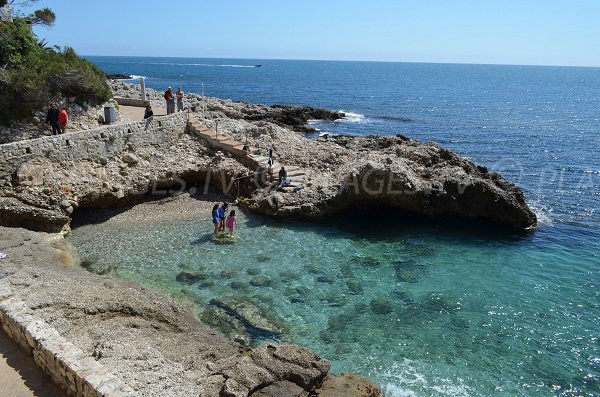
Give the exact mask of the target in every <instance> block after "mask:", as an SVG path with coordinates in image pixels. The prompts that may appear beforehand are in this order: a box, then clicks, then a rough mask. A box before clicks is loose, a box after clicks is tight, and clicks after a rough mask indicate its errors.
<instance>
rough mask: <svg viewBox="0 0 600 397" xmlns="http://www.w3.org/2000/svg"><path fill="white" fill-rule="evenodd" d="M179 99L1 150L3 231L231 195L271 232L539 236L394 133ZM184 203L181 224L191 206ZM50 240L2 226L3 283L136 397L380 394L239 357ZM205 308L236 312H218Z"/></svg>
mask: <svg viewBox="0 0 600 397" xmlns="http://www.w3.org/2000/svg"><path fill="white" fill-rule="evenodd" d="M112 88H113V91H114V93H115V96H119V97H125V98H134V97H135V96H136V95H139V94H138V92H137V87H134V86H131V85H128V84H124V83H122V82H118V81H115V82H112ZM148 96H149V97H148V100H149V101H150V103H152V104H153V106H156V107H158V106H162V104H163V100H162V95H161V93H159V92H156V91H152V90H148ZM186 101H187V106H188V107H189V109H190V110H192V109H193V110H195V111H194V112H191V113H190V114H189V115H187V114H184V113H181V114H178V115H174V116H167V117H162V118H157V120H156V121H155V122H154V123H153V125H152V128H151V129H150V130H148V131H145V130H144V128H143V124H142V123H141V122H139V121H133V120H132V121H131V122H129V123H128V120H125V119H124V118H121V120H120V122H121V123H123V124H119V125H115V126H110V127H105V128H104V129H99V130H92V131H87V130H85V129H82V130H81V131H79V132H74V133H70V134H66V135H62V136H59V137H47V138H41V139H38V140H32V141H23V142H16V143H11V144H7V145H1V146H0V155H1V156H0V226H11V227H25V228H27V229H30V230H38V231H43V232H52V233H56V232H61V231H63V232H64V231H67V232H68V230H69V226H70V222H71V218H72V216H73V214H77V212H78V211H81V209H82V208H88V209H94V208H111V207H119V206H124V205H127V204H131V203H132V202H136V201H138V200H140V199H157V198H164V197H169V196H178V195H181V194H182V193H184V194H183V195H182V197H189V196H187V195H186V194H187V193H192V194H193V192H203V193H208V192H213V193H216V194H225V195H228V196H229V197H231V198H230V200H233V199H234V198H236V197H237V198H238V199H239V204H240V205H241V206H243V207H244V208H246V209H248V210H250V211H252V212H255V213H259V214H264V215H269V216H275V217H282V218H286V217H297V218H303V219H315V218H321V217H326V216H330V215H332V214H335V213H339V212H341V211H354V210H358V209H361V210H362V209H367V210H368V209H373V208H386V209H394V210H399V211H405V212H409V213H413V214H417V215H420V216H427V217H432V218H440V217H443V218H455V219H478V220H483V221H486V222H488V223H489V224H499V225H504V226H509V227H511V228H514V229H518V230H527V229H530V228H532V227H535V225H536V218H535V214H533V212H532V211H531V210H530V209H529V208H528V207H527V204H526V203H525V200H524V195H523V192H522V191H521V189H519V188H518V187H517V186H515V185H513V184H511V183H509V182H507V181H505V180H504V179H503V178H502V177H501V176H500V175H498V174H496V173H491V172H488V170H487V169H485V168H484V167H481V166H477V165H475V164H473V163H472V162H471V161H469V160H467V159H465V158H463V157H460V156H458V155H456V154H454V153H452V152H450V151H448V150H446V149H444V148H441V147H439V146H438V145H435V144H433V143H427V144H422V143H419V142H418V141H416V140H413V139H409V138H407V137H404V136H401V135H399V136H395V137H372V136H371V137H361V138H352V137H330V138H318V139H307V138H306V137H305V136H304V132H306V130H305V129H303V128H297V127H298V126H299V125H301V126H302V127H304V125H305V124H306V121H307V120H308V119H310V118H315V117H321V118H330V119H331V120H335V118H338V117H343V115H341V114H338V113H333V112H327V111H321V110H318V109H312V108H302V107H269V106H263V105H253V104H247V103H243V102H234V101H227V100H221V99H217V98H205V99H204V102H203V99H202V98H201V97H199V96H198V95H194V94H190V95H187V97H186ZM204 109H206V111H204ZM90 111H91V112H92V113H93V112H94V111H95V110H94V109H91V110H90ZM86 117H87V116H86ZM89 117H91V116H89ZM188 117H189V118H190V119H191V120H192V121H193V123H199V122H201V123H202V124H204V125H208V126H209V127H210V129H209V131H213V130H216V131H214V133H215V136H216V137H218V136H221V137H222V138H223V139H225V140H227V141H228V142H229V141H230V142H234V143H235V142H237V143H243V144H244V146H247V147H249V148H251V153H247V152H245V151H244V153H243V155H238V154H236V153H235V152H229V151H227V150H221V149H219V148H216V147H214V146H213V145H211V144H207V141H206V139H205V138H202V136H201V135H199V132H197V131H196V129H195V128H196V127H194V125H200V124H193V123H192V124H190V123H188V120H187V119H188ZM211 134H212V132H211ZM211 136H212V135H211ZM269 148H272V149H273V151H274V153H275V162H276V165H277V167H276V169H275V172H274V173H275V175H273V176H270V173H269V170H268V167H266V166H265V165H264V159H265V158H264V155H265V154H266V152H267V150H268V149H269ZM279 166H286V167H287V168H288V170H290V174H289V177H290V185H289V186H284V187H277V186H275V182H274V181H275V180H276V178H277V176H276V171H277V169H278V167H279ZM186 192H187V193H186ZM181 202H182V203H184V202H185V203H187V204H186V205H188V207H187V208H188V210H189V209H190V208H193V207H194V204H198V203H194V202H193V201H190V200H187V201H186V200H183V201H181ZM199 207H200V208H201V210H206V209H205V207H206V205H199ZM146 208H148V207H146ZM148 211H149V212H153V210H148ZM154 212H155V213H156V214H158V213H159V212H160V211H154ZM185 213H186V211H185V210H184V211H181V212H180V213H179V215H180V216H185ZM162 215H163V216H167V217H169V216H173V213H169V212H165V213H164V214H162ZM133 221H135V220H133ZM52 236H56V235H46V234H44V233H35V232H33V231H28V230H25V229H19V228H13V229H11V228H4V227H0V251H2V252H7V253H8V254H9V256H8V258H7V259H4V260H2V262H0V265H1V268H0V282H2V283H7V284H8V285H10V288H11V289H12V290H13V291H14V294H16V295H17V296H18V297H19V298H21V299H22V300H23V301H25V302H26V303H27V305H28V306H29V307H30V308H31V309H33V310H34V311H35V313H36V314H37V315H39V316H40V317H41V318H43V319H44V320H45V321H46V322H48V323H49V324H52V325H53V326H54V327H55V328H56V329H57V330H59V331H60V333H61V334H63V335H64V336H65V337H67V338H68V339H69V340H71V341H72V342H73V343H74V344H75V345H77V346H78V347H79V348H81V349H82V350H83V351H84V352H87V353H88V354H90V355H91V356H93V357H95V359H96V360H98V361H100V362H102V363H104V364H105V366H107V367H109V368H111V369H112V370H113V371H114V373H115V374H117V375H118V376H119V377H121V378H122V379H123V380H124V381H125V382H126V383H127V384H129V385H130V386H131V387H133V388H134V390H138V391H139V392H140V394H141V395H164V394H161V393H163V392H164V391H168V394H169V395H174V396H177V395H181V396H183V395H190V392H192V394H194V395H201V396H219V395H222V396H249V395H251V396H281V395H297V396H307V395H321V396H336V395H346V396H355V395H356V396H377V395H379V393H380V392H379V390H378V389H377V387H376V386H374V385H372V384H370V383H369V382H368V381H366V380H361V379H359V378H357V377H354V376H346V377H342V378H336V377H331V376H329V375H328V370H329V364H328V363H327V362H326V361H325V360H322V359H320V358H319V357H318V356H316V355H315V354H314V353H313V352H311V351H309V350H307V349H303V348H300V347H297V346H292V345H285V344H284V345H270V344H267V345H264V346H262V347H259V348H257V349H255V350H252V349H249V348H248V347H245V346H243V345H240V344H238V343H236V342H233V341H231V340H228V339H225V338H224V337H222V336H219V335H217V334H216V333H215V332H213V331H211V330H210V329H208V328H206V327H205V326H204V325H202V324H201V323H199V322H198V320H197V319H196V318H195V317H194V316H193V315H192V314H191V313H190V312H189V311H188V310H187V309H186V308H184V307H183V306H181V305H180V304H178V303H176V302H175V301H173V300H172V299H171V298H169V297H165V296H164V295H160V294H157V293H154V292H151V291H148V290H146V289H145V288H144V287H141V286H139V285H137V284H132V283H126V282H122V281H117V280H113V279H110V278H109V277H105V276H101V275H96V274H92V273H89V272H86V271H85V270H83V269H81V268H79V267H73V266H72V265H73V263H74V260H73V258H71V256H70V255H69V253H68V250H65V249H64V248H65V247H64V246H63V245H61V244H62V241H63V240H62V238H60V237H52ZM41 264H43V265H41ZM213 306H215V307H220V308H221V309H224V310H234V311H235V310H236V309H235V308H232V307H229V306H227V303H224V302H215V303H213ZM282 390H286V391H285V392H284V391H282ZM327 390H328V391H327ZM336 390H337V391H336ZM340 390H351V391H340ZM328 393H329V394H328ZM335 393H337V394H335ZM340 393H341V394H340Z"/></svg>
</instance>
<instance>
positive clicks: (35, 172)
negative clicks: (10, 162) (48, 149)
mask: <svg viewBox="0 0 600 397" xmlns="http://www.w3.org/2000/svg"><path fill="white" fill-rule="evenodd" d="M16 182H17V184H18V185H21V186H41V185H43V184H44V168H43V167H41V166H38V165H35V164H29V163H23V164H21V166H20V167H19V169H18V170H17V174H16Z"/></svg>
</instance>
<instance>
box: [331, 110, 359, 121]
mask: <svg viewBox="0 0 600 397" xmlns="http://www.w3.org/2000/svg"><path fill="white" fill-rule="evenodd" d="M340 113H344V117H343V118H341V119H338V120H336V122H346V123H362V122H364V121H365V115H364V114H358V113H352V112H344V111H343V110H340Z"/></svg>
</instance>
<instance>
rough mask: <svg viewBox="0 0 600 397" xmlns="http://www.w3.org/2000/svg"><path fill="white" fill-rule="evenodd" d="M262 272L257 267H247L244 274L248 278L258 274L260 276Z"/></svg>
mask: <svg viewBox="0 0 600 397" xmlns="http://www.w3.org/2000/svg"><path fill="white" fill-rule="evenodd" d="M261 271H262V270H261V269H259V268H258V267H249V268H248V269H246V273H247V274H249V275H250V276H256V275H258V274H260V272H261Z"/></svg>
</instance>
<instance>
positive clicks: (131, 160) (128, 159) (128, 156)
mask: <svg viewBox="0 0 600 397" xmlns="http://www.w3.org/2000/svg"><path fill="white" fill-rule="evenodd" d="M121 160H123V162H124V163H127V164H128V165H136V164H137V163H139V162H140V159H139V158H138V156H136V155H135V154H133V153H125V154H124V155H123V156H122V157H121Z"/></svg>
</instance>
